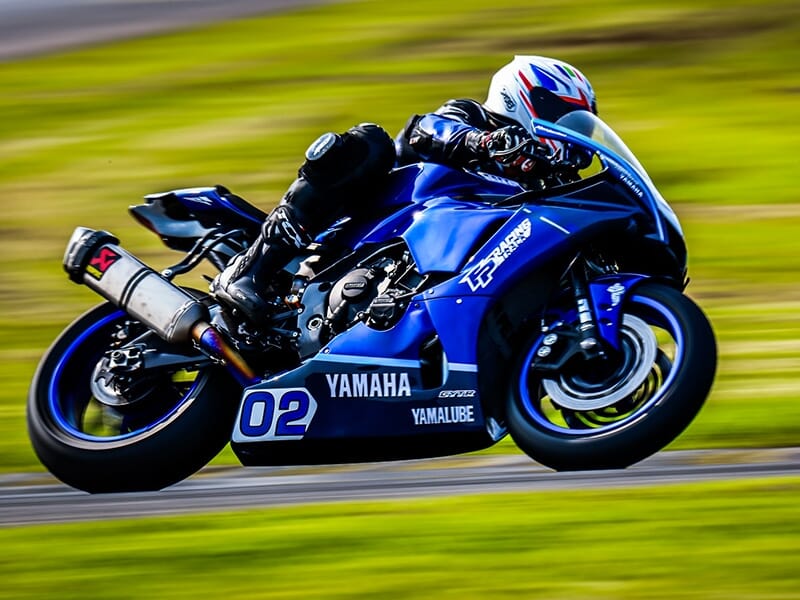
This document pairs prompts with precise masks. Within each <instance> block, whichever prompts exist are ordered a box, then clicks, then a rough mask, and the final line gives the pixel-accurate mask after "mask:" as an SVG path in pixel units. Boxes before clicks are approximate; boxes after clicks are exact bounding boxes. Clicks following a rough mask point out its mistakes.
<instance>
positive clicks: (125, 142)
mask: <svg viewBox="0 0 800 600" xmlns="http://www.w3.org/2000/svg"><path fill="white" fill-rule="evenodd" d="M167 4H168V5H170V6H169V10H168V11H167V12H166V13H165V12H159V11H163V10H164V6H165V5H167ZM279 4H280V3H279ZM100 5H112V6H113V5H117V6H118V9H119V11H120V12H118V13H115V15H116V16H114V17H113V19H112V21H111V22H108V21H103V19H101V18H100V17H99V15H100V14H101V10H100V8H98V6H100ZM267 5H269V3H268V2H261V3H259V2H257V1H255V0H253V1H241V0H235V1H230V2H227V3H225V2H219V3H210V2H204V1H203V0H171V1H170V2H165V1H164V0H161V1H159V0H150V1H144V0H138V1H133V0H127V1H125V2H123V0H105V1H103V0H91V1H90V0H74V1H70V2H66V1H62V2H47V1H46V0H28V1H26V2H22V0H20V1H15V0H0V33H2V34H3V35H2V37H3V40H4V42H0V203H2V211H1V212H0V214H1V215H2V217H0V381H1V382H2V385H1V386H0V472H6V473H9V472H20V471H26V472H29V471H37V470H41V467H40V466H39V465H38V463H37V461H36V459H35V457H34V456H33V453H32V451H31V449H30V447H29V444H28V442H27V435H26V432H25V420H24V410H25V398H26V394H27V386H28V383H29V381H30V379H31V377H32V375H33V371H34V369H35V366H36V363H37V360H38V359H39V357H40V356H41V354H42V353H43V351H44V350H45V349H46V347H47V346H48V345H49V343H50V342H51V341H52V340H53V338H54V337H55V336H56V335H57V333H58V332H59V331H60V330H61V329H62V328H63V327H64V326H65V325H66V324H67V323H68V322H70V321H71V320H72V319H73V318H74V316H76V315H77V314H79V313H80V312H82V311H83V310H85V309H87V308H89V307H90V306H92V305H94V304H95V303H97V297H96V296H95V295H94V294H92V293H91V292H89V291H88V290H87V289H86V288H83V287H80V286H76V285H74V284H72V283H70V282H69V281H68V280H67V277H66V275H65V273H64V272H63V271H62V268H61V258H62V254H63V250H64V247H65V245H66V242H67V239H68V237H69V235H70V233H71V232H72V230H73V228H74V227H75V226H78V225H84V226H89V227H92V228H97V229H106V230H108V231H111V232H113V233H114V234H115V235H117V236H118V237H119V238H120V239H121V240H122V244H123V245H124V246H125V247H126V248H128V249H129V250H131V251H132V252H134V253H135V254H137V255H138V256H140V257H141V258H142V259H143V260H145V261H146V262H149V263H150V264H152V265H154V266H155V267H158V268H163V267H165V266H167V265H169V264H172V263H173V262H176V261H177V259H178V258H179V256H178V255H177V254H173V253H170V252H169V251H167V250H166V249H164V248H163V247H162V246H161V245H160V242H159V241H158V240H157V239H156V238H155V237H154V236H153V235H152V234H151V233H150V232H147V231H145V230H144V229H143V228H141V227H139V226H137V225H136V224H135V223H134V221H133V220H132V219H131V218H130V217H129V216H128V214H127V207H128V206H129V205H131V204H135V203H137V202H138V200H139V198H140V197H141V196H142V195H144V194H147V193H152V192H157V191H163V190H168V189H172V188H177V187H190V186H198V185H213V184H217V183H220V184H224V185H226V186H228V187H229V188H231V189H232V190H233V191H235V192H237V193H238V194H240V195H242V196H244V197H245V198H247V199H248V200H250V201H251V202H253V203H254V204H256V205H258V206H260V207H261V208H262V209H264V210H268V209H269V208H271V207H272V206H273V205H274V204H275V203H276V202H277V201H278V200H279V199H280V197H281V195H282V193H283V191H284V190H285V188H286V187H287V185H288V184H289V183H290V182H291V181H292V179H293V178H294V176H295V172H296V169H297V167H298V166H299V164H300V163H301V160H302V155H303V152H304V150H305V148H306V147H307V146H308V144H309V143H310V142H311V141H313V140H314V139H315V138H316V137H317V136H318V135H319V134H320V133H321V132H324V131H327V130H335V131H341V130H344V129H346V128H348V127H349V126H351V125H353V124H355V123H359V122H363V121H373V122H377V123H380V124H382V125H383V126H384V127H385V128H386V129H387V130H389V131H390V133H392V134H395V133H396V132H397V131H399V130H400V128H401V127H402V126H403V125H404V123H405V122H406V119H407V118H408V117H409V115H410V114H412V113H420V112H425V111H430V110H433V109H435V108H436V107H438V106H439V105H440V104H441V103H442V102H444V101H445V100H447V99H449V98H453V97H472V98H476V99H478V100H483V99H484V98H485V94H486V90H487V88H488V84H489V80H490V78H491V75H492V74H493V73H494V72H495V71H496V70H497V69H498V68H499V67H501V66H502V65H504V64H505V63H506V62H508V61H509V60H510V59H511V57H512V56H513V55H514V54H541V55H545V56H552V57H557V58H560V59H563V60H565V61H567V62H569V63H571V64H574V65H575V66H577V67H578V68H580V69H581V70H582V71H583V72H584V73H585V74H586V75H587V76H588V77H589V79H590V80H591V81H592V83H593V85H594V88H595V91H596V92H597V95H598V104H599V112H600V116H601V117H602V118H603V119H604V120H605V121H606V122H608V123H609V124H610V125H611V126H612V127H613V128H614V129H615V130H616V131H617V132H618V133H619V134H620V135H621V137H622V138H623V139H624V140H625V141H626V143H627V144H628V145H629V146H630V148H631V149H632V150H633V151H634V153H636V154H637V156H638V157H639V159H640V161H641V162H642V164H643V165H644V166H645V167H646V168H647V169H648V171H649V172H650V174H651V176H652V178H653V180H654V181H655V183H656V185H657V186H659V188H660V190H661V192H662V194H663V195H664V197H665V198H667V199H668V200H669V201H670V202H671V203H672V204H673V207H674V208H675V211H676V212H677V214H678V216H679V218H680V219H681V222H682V224H683V226H684V230H685V233H686V236H687V242H688V246H689V256H690V265H689V268H690V272H689V274H690V276H691V278H692V281H691V284H690V286H689V288H688V293H689V295H690V296H692V297H693V298H694V299H695V300H697V301H698V303H699V304H700V305H701V307H703V309H704V310H705V311H706V312H707V313H708V315H709V317H710V318H711V321H712V323H713V324H714V326H715V329H716V332H717V335H718V339H719V344H720V363H719V372H718V377H717V382H716V384H715V387H714V390H713V392H712V395H711V397H710V399H709V401H708V404H707V406H706V407H705V409H704V410H703V411H702V412H701V413H700V415H699V417H698V418H697V420H696V421H695V423H693V424H692V425H691V426H690V428H689V429H688V430H687V431H686V433H685V434H684V435H683V436H682V437H681V438H680V439H679V440H678V441H677V442H675V443H674V444H673V445H672V446H671V447H672V448H680V449H687V448H740V449H743V450H747V449H754V448H762V447H776V446H792V445H796V444H797V441H798V433H797V432H798V426H799V425H800V402H798V395H800V285H799V284H798V282H797V279H798V273H800V203H799V202H798V200H800V193H799V192H798V188H797V184H796V178H797V175H798V172H799V171H800V160H798V152H800V124H799V123H800V119H798V108H800V69H798V67H797V65H798V64H800V3H798V2H797V1H796V0H768V1H757V0H691V1H688V0H609V1H606V2H602V3H590V2H585V1H580V2H579V1H577V0H558V1H555V0H553V1H548V0H542V1H538V2H530V1H529V0H494V1H493V2H491V3H487V2H479V1H476V0H460V1H459V2H457V3H453V2H450V1H445V0H405V1H403V2H389V1H383V0H374V1H340V2H336V1H326V2H316V3H315V2H302V3H300V2H283V3H282V7H281V9H280V10H277V11H271V12H265V9H266V8H268V6H267ZM20 6H24V7H27V8H26V10H27V11H28V12H27V13H26V16H25V17H24V19H23V21H25V19H27V21H25V22H26V23H28V24H29V26H30V23H31V22H32V23H33V24H34V25H35V26H36V27H38V29H36V28H34V29H32V30H27V31H34V33H35V35H34V34H30V35H22V34H19V32H20V31H23V30H22V28H21V27H16V26H13V25H12V26H9V24H13V23H19V22H20V21H19V16H18V15H17V17H15V18H17V19H18V20H17V21H14V20H13V19H12V17H11V16H10V15H12V11H14V10H19V7H20ZM119 7H123V8H119ZM132 7H133V8H132ZM4 11H5V12H4ZM75 11H84V12H81V13H78V12H75ZM131 11H132V12H131ZM262 13H263V14H262ZM4 15H5V17H4ZM90 15H91V17H90ZM227 16H231V17H232V18H231V19H230V20H229V19H227V18H226V17H227ZM142 19H143V20H142ZM76 22H77V23H82V24H83V25H84V26H85V25H87V24H88V25H89V26H91V27H90V28H89V29H83V30H78V33H77V34H76V33H74V32H75V29H74V28H73V27H74V25H75V23H76ZM142 22H149V23H150V25H149V26H147V27H139V26H138V25H137V24H140V23H142ZM3 23H5V27H6V29H5V30H3ZM90 30H91V31H90ZM15 32H17V33H15ZM70 32H72V33H70ZM15 35H16V37H15ZM131 36H132V37H131ZM35 40H40V41H39V42H38V43H34V41H35ZM188 283H191V282H188ZM195 285H196V283H195ZM494 451H496V452H497V451H500V452H515V451H516V450H515V449H514V447H513V446H512V445H511V444H508V443H503V444H501V445H500V447H499V448H496V449H495V450H494ZM231 460H232V458H231V455H229V454H227V453H226V454H224V455H223V456H222V457H220V458H219V459H218V461H217V462H218V463H226V462H230V461H231ZM737 493H738V492H737ZM617 500H619V498H617ZM768 505H769V503H768ZM773 508H774V506H773ZM795 516H796V513H795ZM565 518H566V517H565ZM331 535H334V537H335V534H331ZM792 540H793V542H794V543H793V544H791V540H790V543H789V546H790V547H792V548H793V549H794V556H795V557H796V556H797V546H798V544H797V543H796V540H797V538H796V537H794V538H792ZM784 541H786V540H784ZM639 552H640V549H638V548H636V547H633V548H632V549H631V553H632V554H638V553H639ZM595 591H597V590H596V589H595ZM751 591H752V590H751ZM795 592H796V587H795ZM642 593H643V595H641V596H635V595H634V596H632V597H648V598H653V597H659V596H658V594H648V593H644V592H642ZM776 593H777V592H776ZM782 593H785V594H788V595H774V596H768V595H761V594H759V593H758V591H757V590H756V591H754V592H753V595H752V596H748V597H758V598H767V597H775V598H777V597H781V598H788V597H797V596H796V595H791V594H792V592H782ZM0 596H2V591H0ZM590 596H591V597H600V596H598V595H596V594H595V595H587V596H582V595H580V593H579V592H575V595H573V596H565V597H590ZM342 597H348V596H347V594H346V593H344V594H343V596H342ZM409 597H414V596H413V594H412V595H410V596H409ZM559 597H560V596H559ZM603 597H606V596H603ZM607 597H619V596H615V595H614V594H613V593H612V594H611V595H609V596H607ZM672 597H674V596H672ZM698 597H709V596H698ZM719 597H726V598H730V597H733V596H732V595H724V594H723V595H722V596H719ZM743 597H744V596H743Z"/></svg>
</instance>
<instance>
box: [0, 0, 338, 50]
mask: <svg viewBox="0 0 800 600" xmlns="http://www.w3.org/2000/svg"><path fill="white" fill-rule="evenodd" d="M331 1H335V0H0V62H6V61H10V60H14V59H18V58H24V57H28V56H34V55H40V54H45V53H48V52H53V51H57V50H63V49H68V48H76V47H80V46H87V45H92V44H97V43H100V42H109V41H114V40H121V39H125V38H131V37H138V36H144V35H151V34H155V33H163V32H167V31H174V30H178V29H187V28H190V27H194V26H197V25H202V24H209V23H215V22H219V21H224V20H226V19H232V18H237V17H246V16H252V15H258V14H266V13H271V12H276V11H282V10H289V9H297V8H301V7H303V6H306V5H312V4H324V3H329V2H331Z"/></svg>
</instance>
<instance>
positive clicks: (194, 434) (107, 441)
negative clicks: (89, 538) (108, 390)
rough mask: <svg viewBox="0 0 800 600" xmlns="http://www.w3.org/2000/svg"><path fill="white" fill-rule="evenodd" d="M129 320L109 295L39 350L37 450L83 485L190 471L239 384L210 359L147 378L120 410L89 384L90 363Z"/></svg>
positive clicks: (33, 418)
mask: <svg viewBox="0 0 800 600" xmlns="http://www.w3.org/2000/svg"><path fill="white" fill-rule="evenodd" d="M126 321H127V322H131V321H132V320H131V318H130V317H129V316H128V315H126V314H125V313H124V312H122V311H120V310H119V309H117V308H116V307H115V306H113V305H111V304H103V305H100V306H98V307H95V308H93V309H92V310H90V311H88V312H87V313H86V314H84V315H83V316H82V317H80V318H79V319H77V320H76V321H75V322H74V323H72V325H70V326H69V327H68V328H67V329H66V330H65V331H64V332H63V333H62V334H61V336H60V337H59V338H58V339H57V340H56V341H55V342H54V344H53V345H52V346H51V348H50V349H49V350H48V351H47V353H46V354H45V355H44V357H43V358H42V360H41V362H40V364H39V367H38V369H37V370H36V373H35V375H34V377H33V381H32V384H31V388H30V393H29V396H28V407H27V420H28V433H29V436H30V439H31V443H32V444H33V448H34V450H35V452H36V455H37V456H38V457H39V459H40V460H41V462H42V463H43V464H44V465H45V466H46V467H47V468H48V470H49V471H50V472H51V473H52V474H53V475H55V476H56V477H58V478H59V479H60V480H61V481H63V482H64V483H66V484H68V485H71V486H73V487H76V488H78V489H81V490H85V491H87V492H92V493H98V492H128V491H139V490H157V489H161V488H163V487H166V486H168V485H171V484H173V483H176V482H178V481H181V480H182V479H184V478H186V477H188V476H189V475H191V474H193V473H195V472H196V471H198V470H199V469H200V468H201V467H203V466H204V465H205V464H207V463H208V461H210V460H211V459H212V458H213V457H214V456H215V455H216V454H218V453H219V451H220V450H222V448H223V447H224V446H225V444H226V443H227V441H228V440H229V436H230V433H231V430H232V428H233V422H234V419H235V412H236V408H237V403H238V398H239V395H240V393H241V388H240V387H239V386H238V384H236V383H235V381H234V380H233V379H232V378H230V377H229V376H228V375H227V373H225V372H224V371H223V370H221V369H220V368H218V367H214V368H201V369H198V370H196V371H194V372H191V373H189V372H186V371H181V372H180V373H174V374H171V375H170V376H167V377H164V378H159V379H157V380H156V379H154V380H153V382H152V390H150V391H147V393H146V394H145V399H144V400H139V401H137V402H135V403H132V404H131V405H130V406H129V407H124V409H123V410H116V409H114V408H113V407H108V406H107V405H105V404H103V403H100V402H98V400H97V399H96V398H94V397H93V396H92V392H91V389H90V387H89V386H90V379H91V377H92V373H93V369H94V367H95V365H96V364H97V362H98V361H99V360H100V359H101V357H102V356H103V353H104V352H105V351H106V350H108V349H109V347H110V344H111V342H112V338H111V335H112V333H114V332H115V331H116V330H117V329H118V327H119V326H120V325H121V324H123V323H125V322H126ZM134 326H135V327H139V328H141V331H144V327H143V326H142V325H140V324H135V325H134ZM178 375H181V377H183V378H184V380H181V379H180V378H179V377H178Z"/></svg>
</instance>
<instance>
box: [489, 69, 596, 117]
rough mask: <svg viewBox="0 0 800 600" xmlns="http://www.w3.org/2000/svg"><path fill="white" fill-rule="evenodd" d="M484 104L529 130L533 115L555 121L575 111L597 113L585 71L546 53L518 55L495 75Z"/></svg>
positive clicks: (594, 99) (492, 110)
mask: <svg viewBox="0 0 800 600" xmlns="http://www.w3.org/2000/svg"><path fill="white" fill-rule="evenodd" d="M484 106H486V108H487V109H488V110H490V111H491V112H493V113H496V114H500V115H503V116H505V117H508V118H510V119H513V120H514V121H516V122H518V123H519V124H520V125H522V126H523V127H525V128H526V129H528V130H530V129H531V126H530V122H531V119H532V118H537V119H543V120H545V121H550V122H553V123H554V122H555V121H557V120H558V119H560V118H561V117H562V116H564V115H565V114H567V113H569V112H572V111H573V110H588V111H591V112H593V113H594V114H597V101H596V98H595V94H594V90H593V89H592V85H591V84H590V83H589V80H588V79H586V77H584V76H583V73H581V72H580V71H579V70H578V69H576V68H575V67H573V66H571V65H568V64H567V63H565V62H562V61H560V60H555V59H552V58H545V57H543V56H515V57H514V60H512V61H511V62H510V63H508V64H507V65H505V66H504V67H503V68H501V69H500V70H499V71H498V72H497V73H495V75H494V77H492V82H491V84H490V85H489V94H488V96H487V98H486V102H485V103H484Z"/></svg>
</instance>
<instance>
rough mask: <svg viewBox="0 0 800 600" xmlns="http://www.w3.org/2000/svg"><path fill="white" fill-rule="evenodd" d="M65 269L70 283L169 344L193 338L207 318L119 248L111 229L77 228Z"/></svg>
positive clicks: (174, 288) (200, 307) (193, 303)
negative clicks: (194, 330) (84, 288)
mask: <svg viewBox="0 0 800 600" xmlns="http://www.w3.org/2000/svg"><path fill="white" fill-rule="evenodd" d="M64 269H65V270H66V271H67V273H68V274H69V278H70V279H71V280H72V281H74V282H75V283H82V284H84V285H86V286H88V287H89V288H91V289H92V290H94V291H95V292H97V293H98V294H100V295H101V296H102V297H103V298H105V299H106V300H108V301H110V302H111V303H112V304H115V305H116V306H118V307H120V308H121V309H122V310H124V311H125V312H127V313H128V314H129V315H131V316H132V317H134V318H135V319H138V320H139V321H141V322H142V323H144V324H145V325H147V326H148V327H149V328H150V329H152V330H153V331H154V332H156V333H157V334H158V335H159V336H160V337H162V338H164V339H165V340H166V341H168V342H170V343H176V344H179V343H185V342H188V341H190V340H191V339H192V328H193V327H194V325H195V324H197V323H198V322H200V321H207V320H208V319H209V314H208V309H207V308H206V307H205V306H204V305H203V304H201V303H200V302H199V301H198V300H197V299H195V298H193V297H192V296H190V295H189V294H188V293H187V292H185V291H183V290H182V289H180V288H179V287H177V286H175V285H173V284H172V283H170V282H169V281H167V280H166V279H164V278H163V277H162V276H161V275H159V274H158V273H156V272H155V271H154V270H153V269H151V268H150V267H148V266H147V265H146V264H144V263H143V262H141V261H140V260H139V259H138V258H136V257H135V256H133V255H132V254H131V253H130V252H128V251H127V250H124V249H123V248H121V247H120V246H119V240H118V239H117V238H116V237H114V236H113V235H111V234H110V233H108V232H107V231H95V230H93V229H88V228H86V227H78V228H77V229H75V231H74V233H73V234H72V237H71V238H70V240H69V244H68V245H67V251H66V253H65V254H64Z"/></svg>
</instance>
